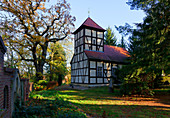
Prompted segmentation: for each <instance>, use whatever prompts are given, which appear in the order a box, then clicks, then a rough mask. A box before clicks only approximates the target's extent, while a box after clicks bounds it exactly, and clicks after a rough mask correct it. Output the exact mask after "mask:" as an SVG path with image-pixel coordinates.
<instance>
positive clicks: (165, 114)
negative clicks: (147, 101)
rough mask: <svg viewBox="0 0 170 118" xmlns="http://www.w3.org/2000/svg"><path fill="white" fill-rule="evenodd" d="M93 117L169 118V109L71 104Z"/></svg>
mask: <svg viewBox="0 0 170 118" xmlns="http://www.w3.org/2000/svg"><path fill="white" fill-rule="evenodd" d="M73 104H74V105H76V106H78V107H79V108H80V109H83V110H84V112H85V113H88V114H89V115H91V116H93V117H104V116H105V117H107V118H108V117H110V118H116V117H119V118H120V117H134V118H139V117H140V118H151V117H152V118H156V117H157V118H158V117H160V118H169V117H170V111H169V110H170V108H167V107H161V106H139V105H96V104H95V105H92V104H83V105H82V104H78V103H73Z"/></svg>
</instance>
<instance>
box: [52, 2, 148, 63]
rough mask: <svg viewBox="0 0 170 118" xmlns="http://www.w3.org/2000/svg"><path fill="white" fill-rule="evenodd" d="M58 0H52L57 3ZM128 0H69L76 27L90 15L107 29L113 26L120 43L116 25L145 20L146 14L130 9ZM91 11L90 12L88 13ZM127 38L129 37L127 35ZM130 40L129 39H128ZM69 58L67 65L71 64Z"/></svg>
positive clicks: (132, 23)
mask: <svg viewBox="0 0 170 118" xmlns="http://www.w3.org/2000/svg"><path fill="white" fill-rule="evenodd" d="M56 1H57V0H51V3H52V4H53V3H55V2H56ZM127 1H128V0H67V2H68V3H70V7H71V11H70V13H71V15H72V16H75V17H76V21H75V29H77V28H78V27H79V26H80V25H81V24H82V23H83V22H84V21H85V20H86V19H87V18H88V16H89V17H90V18H91V19H93V20H94V21H95V22H96V23H97V24H98V25H99V26H101V27H102V28H104V29H106V28H107V27H111V28H112V29H113V31H114V33H115V35H116V37H117V39H118V41H117V43H120V40H121V35H120V34H119V32H118V31H117V30H116V29H115V25H116V26H124V25H125V23H128V24H130V25H132V26H133V25H134V23H140V22H142V21H143V18H144V17H145V14H144V12H143V11H140V10H130V6H129V5H127V4H126V2H127ZM88 11H90V14H89V13H88ZM125 40H127V38H126V37H125ZM126 42H128V41H126ZM70 60H71V58H69V59H68V60H67V64H68V65H67V66H70V64H69V63H70Z"/></svg>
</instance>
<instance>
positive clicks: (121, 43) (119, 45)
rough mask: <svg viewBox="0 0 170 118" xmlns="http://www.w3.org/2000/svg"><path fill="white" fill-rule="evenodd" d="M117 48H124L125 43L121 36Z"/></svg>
mask: <svg viewBox="0 0 170 118" xmlns="http://www.w3.org/2000/svg"><path fill="white" fill-rule="evenodd" d="M117 46H118V47H122V48H126V43H125V40H124V38H123V36H122V38H121V42H120V44H118V45H117Z"/></svg>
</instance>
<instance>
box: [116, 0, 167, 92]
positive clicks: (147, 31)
mask: <svg viewBox="0 0 170 118" xmlns="http://www.w3.org/2000/svg"><path fill="white" fill-rule="evenodd" d="M128 4H129V5H130V6H131V9H142V10H143V11H144V12H145V13H146V17H145V18H144V21H143V22H142V23H137V24H136V26H137V28H136V29H130V30H128V31H131V34H132V35H131V36H130V38H129V39H130V42H131V45H130V46H129V47H130V55H131V60H130V62H131V65H129V66H126V67H125V68H124V71H122V73H124V74H122V73H121V75H124V78H125V81H126V82H128V83H131V84H132V83H134V84H135V85H136V86H135V88H134V89H135V90H139V91H140V93H142V92H144V91H145V92H146V93H145V94H149V92H148V91H147V90H146V89H149V88H154V87H155V85H156V84H154V82H155V81H156V80H157V79H160V78H161V75H162V72H163V71H164V72H165V73H166V75H168V74H169V70H170V68H169V67H170V65H169V62H168V60H169V58H170V56H169V47H170V41H169V35H168V34H169V30H168V27H170V24H169V20H168V19H169V3H168V0H154V1H153V0H129V2H128ZM119 28H120V29H119V31H122V30H121V29H122V27H119ZM124 29H127V28H124ZM125 32H127V30H126V31H125ZM127 70H128V71H127ZM137 87H140V88H138V89H137ZM124 89H125V88H124ZM136 93H137V94H139V93H138V92H137V91H136Z"/></svg>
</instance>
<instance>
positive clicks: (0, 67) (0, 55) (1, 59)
mask: <svg viewBox="0 0 170 118" xmlns="http://www.w3.org/2000/svg"><path fill="white" fill-rule="evenodd" d="M3 69H4V54H3V53H2V51H1V50H0V77H1V75H3V74H4V72H3Z"/></svg>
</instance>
